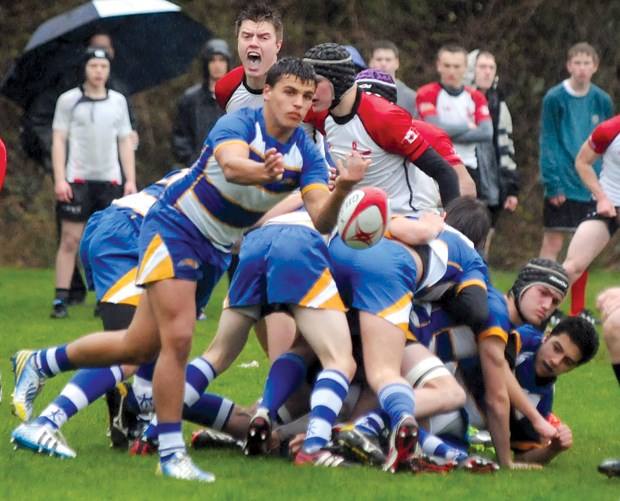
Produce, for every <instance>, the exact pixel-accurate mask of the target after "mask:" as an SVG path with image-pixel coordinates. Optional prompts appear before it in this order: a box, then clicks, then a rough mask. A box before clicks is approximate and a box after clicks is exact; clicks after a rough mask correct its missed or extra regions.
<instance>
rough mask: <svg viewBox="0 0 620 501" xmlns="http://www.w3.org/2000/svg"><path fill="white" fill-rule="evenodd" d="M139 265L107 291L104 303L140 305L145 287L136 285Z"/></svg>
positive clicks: (103, 299)
mask: <svg viewBox="0 0 620 501" xmlns="http://www.w3.org/2000/svg"><path fill="white" fill-rule="evenodd" d="M137 275H138V267H137V266H134V267H133V268H132V269H131V270H129V271H128V272H127V273H125V275H123V277H122V278H121V279H120V280H118V281H117V282H116V283H115V284H114V285H113V286H112V287H110V289H109V290H108V291H107V292H106V293H105V295H104V296H103V298H102V299H101V301H102V302H104V303H114V304H130V305H132V306H138V303H139V302H140V296H141V295H142V292H143V289H142V288H140V287H138V286H137V285H136V277H137Z"/></svg>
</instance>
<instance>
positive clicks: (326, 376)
mask: <svg viewBox="0 0 620 501" xmlns="http://www.w3.org/2000/svg"><path fill="white" fill-rule="evenodd" d="M348 391H349V380H348V379H347V378H346V376H345V375H344V374H342V373H341V372H338V371H335V370H329V369H327V370H324V371H321V372H320V373H319V376H318V377H317V380H316V383H315V385H314V390H313V391H312V396H311V398H310V421H309V422H308V428H307V431H306V439H305V440H304V443H303V446H302V449H303V450H304V451H305V452H308V453H310V454H312V453H313V452H316V451H318V450H319V449H321V448H323V447H325V446H326V445H327V442H329V439H330V438H331V434H332V426H333V425H334V422H335V421H336V417H338V413H339V412H340V409H341V408H342V402H343V401H344V399H345V397H346V396H347V392H348Z"/></svg>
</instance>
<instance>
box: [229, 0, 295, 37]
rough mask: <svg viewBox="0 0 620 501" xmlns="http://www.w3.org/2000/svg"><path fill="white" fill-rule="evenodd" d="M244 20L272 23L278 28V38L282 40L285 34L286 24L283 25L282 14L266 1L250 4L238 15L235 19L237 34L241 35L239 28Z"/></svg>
mask: <svg viewBox="0 0 620 501" xmlns="http://www.w3.org/2000/svg"><path fill="white" fill-rule="evenodd" d="M243 21H253V22H255V23H261V22H267V23H270V24H271V25H272V26H273V27H274V29H275V30H276V38H277V39H278V40H282V37H283V36H284V26H283V25H282V19H281V18H280V15H279V14H278V13H277V12H276V11H275V10H274V9H272V8H271V7H268V6H267V5H265V4H264V3H253V4H250V5H248V6H247V7H246V8H245V9H243V10H242V11H241V13H240V14H239V17H237V20H236V21H235V36H239V30H240V29H241V23H243Z"/></svg>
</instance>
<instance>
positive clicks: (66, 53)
mask: <svg viewBox="0 0 620 501" xmlns="http://www.w3.org/2000/svg"><path fill="white" fill-rule="evenodd" d="M101 31H103V32H106V33H108V34H109V35H110V37H111V38H112V43H113V44H114V53H115V57H114V61H113V62H112V74H113V75H114V82H115V83H116V84H118V88H120V89H122V90H123V92H124V93H126V94H135V93H137V92H140V91H142V90H145V89H148V88H150V87H153V86H155V85H158V84H160V83H162V82H165V81H166V80H169V79H171V78H174V77H176V76H178V75H181V74H182V73H184V72H185V71H187V68H188V67H189V65H190V64H191V62H192V61H193V60H194V58H195V57H196V55H197V53H198V51H199V50H200V48H201V47H202V45H203V44H204V43H205V42H206V41H207V40H208V39H209V38H210V37H211V33H210V31H209V30H208V29H207V28H205V27H204V26H203V25H201V24H200V23H198V22H197V21H195V20H194V19H192V18H190V17H189V16H187V15H186V14H184V13H183V12H181V8H180V7H179V6H178V5H175V4H173V3H171V2H167V1H164V0H93V1H91V2H88V3H85V4H83V5H81V6H79V7H76V8H75V9H73V10H70V11H68V12H65V13H64V14H61V15H59V16H56V17H53V18H51V19H49V20H47V21H46V22H44V23H43V24H42V25H41V26H39V27H38V28H37V30H36V31H35V32H34V34H33V35H32V37H31V38H30V40H29V41H28V44H27V45H26V48H25V49H24V52H23V53H22V55H21V56H20V57H19V58H18V59H17V60H16V61H15V63H14V64H13V66H12V67H11V68H10V70H9V72H8V73H7V75H6V77H5V78H4V80H3V82H2V84H1V87H0V93H2V94H4V95H5V96H7V97H8V98H10V99H12V100H13V101H15V102H16V103H18V104H19V105H20V106H22V107H24V108H25V107H26V106H27V105H28V103H29V102H30V100H31V99H32V98H33V97H35V96H37V95H38V94H40V93H41V92H43V91H45V90H48V89H50V88H52V87H58V86H59V82H61V81H62V80H63V79H64V80H65V81H66V80H67V76H68V75H70V76H73V75H75V71H76V69H77V68H79V67H80V63H81V61H82V56H83V54H84V50H85V45H86V43H87V41H88V39H89V37H90V36H91V35H93V34H95V33H98V32H101ZM72 83H73V84H76V83H77V82H75V81H73V82H72Z"/></svg>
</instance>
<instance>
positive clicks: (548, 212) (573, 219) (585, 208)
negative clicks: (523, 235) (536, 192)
mask: <svg viewBox="0 0 620 501" xmlns="http://www.w3.org/2000/svg"><path fill="white" fill-rule="evenodd" d="M592 212H596V202H595V201H593V200H592V201H590V202H580V201H577V200H566V202H564V203H563V204H562V205H560V206H559V207H555V206H554V205H551V204H550V203H549V199H548V198H545V205H544V207H543V229H544V230H545V231H561V232H569V233H574V232H575V230H576V229H577V226H579V223H581V222H582V221H584V220H585V219H586V218H587V217H588V216H589V215H590V214H592Z"/></svg>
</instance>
